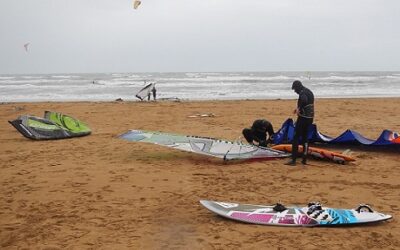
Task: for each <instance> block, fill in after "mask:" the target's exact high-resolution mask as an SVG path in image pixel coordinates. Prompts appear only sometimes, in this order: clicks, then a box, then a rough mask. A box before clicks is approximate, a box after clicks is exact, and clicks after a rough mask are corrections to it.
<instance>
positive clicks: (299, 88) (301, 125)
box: [286, 80, 314, 166]
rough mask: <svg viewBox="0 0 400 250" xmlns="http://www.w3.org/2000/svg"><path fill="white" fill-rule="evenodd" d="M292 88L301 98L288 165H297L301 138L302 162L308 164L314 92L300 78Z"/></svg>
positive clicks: (298, 101)
mask: <svg viewBox="0 0 400 250" xmlns="http://www.w3.org/2000/svg"><path fill="white" fill-rule="evenodd" d="M292 89H293V90H294V92H296V93H297V94H298V95H299V99H298V100H297V108H296V109H295V110H294V113H295V114H297V121H296V128H295V131H294V137H293V142H292V159H291V160H290V161H289V162H287V163H286V165H290V166H295V165H296V158H297V153H298V148H299V140H300V139H301V143H302V145H303V160H302V161H301V162H302V163H303V164H307V158H306V157H307V151H308V136H307V134H308V129H309V127H310V126H311V124H312V123H313V121H314V94H313V92H312V91H311V90H309V89H308V88H306V87H304V86H303V84H302V83H301V82H300V81H298V80H296V81H294V82H293V84H292Z"/></svg>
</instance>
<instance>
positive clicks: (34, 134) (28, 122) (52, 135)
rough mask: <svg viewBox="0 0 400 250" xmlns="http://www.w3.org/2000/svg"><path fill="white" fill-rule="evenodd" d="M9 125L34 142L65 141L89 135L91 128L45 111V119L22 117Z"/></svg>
mask: <svg viewBox="0 0 400 250" xmlns="http://www.w3.org/2000/svg"><path fill="white" fill-rule="evenodd" d="M9 123H10V124H11V125H12V126H14V128H15V129H17V130H18V132H20V133H21V134H22V135H23V136H25V137H26V138H29V139H32V140H51V139H64V138H71V137H78V136H84V135H89V134H90V133H91V130H90V128H89V127H88V126H87V125H85V124H84V123H83V122H80V121H78V120H76V119H74V118H72V117H70V116H66V115H62V114H60V113H56V112H50V111H45V118H41V117H36V116H31V115H22V116H20V117H18V118H17V119H15V120H13V121H9Z"/></svg>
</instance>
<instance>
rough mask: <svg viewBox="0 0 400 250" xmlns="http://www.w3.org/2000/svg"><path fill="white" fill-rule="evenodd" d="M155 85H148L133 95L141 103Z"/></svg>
mask: <svg viewBox="0 0 400 250" xmlns="http://www.w3.org/2000/svg"><path fill="white" fill-rule="evenodd" d="M154 86H155V83H149V84H147V85H146V86H145V87H144V88H142V89H141V90H140V91H139V92H137V94H136V95H135V96H136V97H137V98H139V99H140V100H141V101H143V99H145V98H146V97H147V96H148V95H149V94H150V92H151V90H152V89H153V88H154Z"/></svg>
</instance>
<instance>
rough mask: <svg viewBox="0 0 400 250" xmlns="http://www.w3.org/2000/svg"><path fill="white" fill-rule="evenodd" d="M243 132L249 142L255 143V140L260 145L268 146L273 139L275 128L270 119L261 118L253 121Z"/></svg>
mask: <svg viewBox="0 0 400 250" xmlns="http://www.w3.org/2000/svg"><path fill="white" fill-rule="evenodd" d="M242 134H243V136H244V138H246V141H247V142H248V143H250V144H254V142H256V143H257V144H258V146H262V147H266V146H267V144H268V143H269V142H270V141H271V140H272V139H273V135H274V128H273V127H272V124H271V123H270V122H269V121H267V120H265V119H259V120H255V121H254V122H253V125H252V126H251V128H245V129H243V131H242ZM267 134H268V139H267Z"/></svg>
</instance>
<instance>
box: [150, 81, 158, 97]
mask: <svg viewBox="0 0 400 250" xmlns="http://www.w3.org/2000/svg"><path fill="white" fill-rule="evenodd" d="M151 92H152V93H153V99H154V101H155V100H156V99H157V89H156V84H154V86H153V88H152V89H151Z"/></svg>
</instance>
